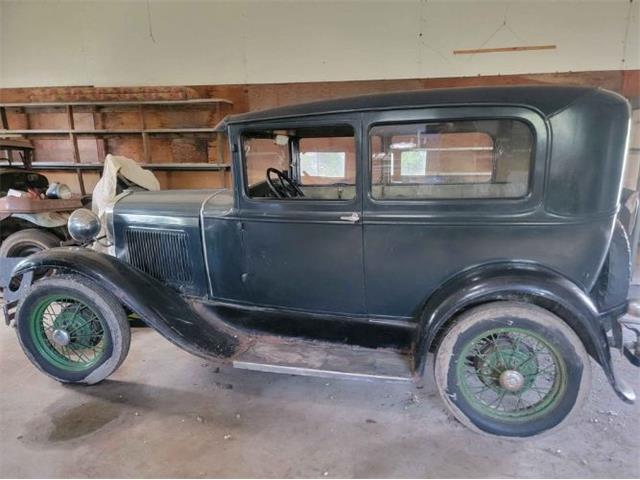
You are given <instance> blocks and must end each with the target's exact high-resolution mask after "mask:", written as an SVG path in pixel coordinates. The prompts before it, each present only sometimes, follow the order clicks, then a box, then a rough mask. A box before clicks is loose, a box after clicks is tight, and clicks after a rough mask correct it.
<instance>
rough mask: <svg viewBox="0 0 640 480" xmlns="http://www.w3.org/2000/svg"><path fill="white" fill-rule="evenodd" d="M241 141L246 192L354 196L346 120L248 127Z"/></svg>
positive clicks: (289, 196) (351, 140)
mask: <svg viewBox="0 0 640 480" xmlns="http://www.w3.org/2000/svg"><path fill="white" fill-rule="evenodd" d="M242 144H243V152H244V162H245V171H246V179H247V185H246V189H247V193H248V195H249V197H251V198H278V199H281V200H305V199H307V200H309V199H311V200H350V199H353V198H355V195H356V189H355V183H356V141H355V133H354V130H353V128H352V127H350V126H332V127H305V128H292V129H278V130H260V131H251V132H245V134H244V135H243V136H242ZM273 169H276V170H277V172H276V171H274V170H273Z"/></svg>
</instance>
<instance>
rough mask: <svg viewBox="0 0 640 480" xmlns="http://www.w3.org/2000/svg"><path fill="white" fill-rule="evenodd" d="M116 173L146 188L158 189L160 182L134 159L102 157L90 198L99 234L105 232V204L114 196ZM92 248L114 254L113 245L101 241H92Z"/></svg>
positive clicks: (116, 181)
mask: <svg viewBox="0 0 640 480" xmlns="http://www.w3.org/2000/svg"><path fill="white" fill-rule="evenodd" d="M118 174H119V175H121V176H122V177H124V178H126V179H127V180H129V181H131V182H133V183H135V184H136V185H139V186H141V187H142V188H146V189H147V190H154V191H155V190H160V182H158V179H157V178H156V176H155V175H154V174H153V172H150V171H149V170H144V169H143V168H142V167H140V165H138V164H137V163H136V162H135V160H132V159H130V158H127V157H121V156H118V155H111V154H108V155H107V156H106V157H105V159H104V168H103V170H102V177H100V180H98V183H96V186H95V188H94V189H93V196H92V200H91V201H92V205H91V209H92V210H93V213H95V214H96V215H98V217H99V218H100V223H101V224H102V230H101V232H100V236H101V235H103V234H104V233H105V222H104V211H105V209H106V208H107V205H109V204H110V203H112V202H113V201H114V199H115V198H116V185H117V183H118ZM92 248H93V249H94V250H97V251H99V252H104V253H108V254H109V255H115V251H114V247H113V245H111V246H106V245H104V244H102V243H101V242H94V243H93V247H92Z"/></svg>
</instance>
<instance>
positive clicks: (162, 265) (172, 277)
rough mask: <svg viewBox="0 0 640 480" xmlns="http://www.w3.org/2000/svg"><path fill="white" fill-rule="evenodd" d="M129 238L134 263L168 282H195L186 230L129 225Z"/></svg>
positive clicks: (129, 247) (130, 258) (126, 237)
mask: <svg viewBox="0 0 640 480" xmlns="http://www.w3.org/2000/svg"><path fill="white" fill-rule="evenodd" d="M125 239H126V242H127V252H128V260H129V263H131V265H133V266H134V267H136V268H139V269H140V270H142V271H143V272H145V273H148V274H149V275H151V276H152V277H155V278H157V279H158V280H162V281H164V282H168V283H173V284H184V283H191V281H192V274H191V268H190V265H189V255H188V248H187V234H186V233H185V232H182V231H175V230H149V229H146V228H135V227H129V228H127V229H126V230H125Z"/></svg>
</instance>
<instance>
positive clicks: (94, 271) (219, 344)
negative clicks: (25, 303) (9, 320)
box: [12, 247, 240, 358]
mask: <svg viewBox="0 0 640 480" xmlns="http://www.w3.org/2000/svg"><path fill="white" fill-rule="evenodd" d="M51 269H55V270H56V271H62V272H65V273H75V274H78V275H81V276H83V277H85V278H87V279H89V280H91V281H94V282H96V283H97V284H99V285H101V286H102V287H103V288H106V289H107V290H109V291H110V292H112V293H113V294H114V295H115V296H116V297H117V298H118V299H119V300H120V301H121V302H122V304H123V305H125V306H126V307H128V308H129V309H130V310H131V311H133V312H135V313H136V314H138V315H139V316H140V318H141V319H142V320H143V321H144V322H145V323H147V324H148V325H149V326H150V327H152V328H154V329H155V330H156V331H158V333H160V334H161V335H162V336H163V337H165V338H166V339H168V340H169V341H171V342H172V343H174V344H176V345H177V346H179V347H181V348H183V349H184V350H186V351H188V352H190V353H192V354H194V355H198V356H200V357H204V358H211V357H215V358H228V357H231V356H233V355H234V353H236V351H237V350H238V347H239V343H240V342H239V340H238V335H236V334H235V332H234V330H233V329H232V328H231V327H230V326H228V325H226V324H225V323H224V322H222V321H221V320H219V319H216V318H203V317H202V316H200V315H198V314H197V313H196V312H195V311H194V309H193V308H192V306H191V304H190V303H189V302H188V301H187V300H185V299H184V298H183V297H181V296H180V294H179V293H178V292H176V291H175V290H172V289H171V288H169V287H167V286H165V285H163V284H162V283H160V282H159V281H157V280H156V279H154V278H152V277H150V276H149V275H147V274H145V273H144V272H142V271H140V270H138V269H136V268H134V267H132V266H131V265H129V264H128V263H125V262H123V261H121V260H119V259H117V258H115V257H112V256H110V255H105V254H103V253H99V252H96V251H93V250H89V249H86V248H78V247H71V248H53V249H50V250H45V251H42V252H38V253H36V254H34V255H31V256H29V257H27V258H25V259H24V260H22V261H21V262H20V263H18V265H16V267H15V268H14V270H13V272H12V278H13V277H21V276H22V277H23V280H26V275H27V274H29V273H37V272H38V271H43V270H51ZM21 287H23V286H22V285H21Z"/></svg>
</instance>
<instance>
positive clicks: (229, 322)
mask: <svg viewBox="0 0 640 480" xmlns="http://www.w3.org/2000/svg"><path fill="white" fill-rule="evenodd" d="M629 119H630V109H629V105H628V103H627V102H626V100H625V99H623V98H622V97H620V96H618V95H616V94H614V93H611V92H608V91H605V90H598V89H591V88H580V87H559V86H556V87H538V86H535V87H533V86H532V87H502V88H473V89H449V90H431V91H418V92H399V93H390V94H383V95H372V96H361V97H354V98H347V99H339V100H331V101H323V102H317V103H312V104H306V105H298V106H292V107H284V108H279V109H274V110H268V111H262V112H256V113H248V114H242V115H234V116H230V117H228V118H226V119H225V121H223V123H222V124H221V125H220V126H219V129H220V130H221V131H224V132H226V133H227V134H228V138H229V146H230V151H231V156H232V163H233V166H232V167H233V181H234V187H233V189H231V190H208V191H164V192H141V193H138V192H136V193H127V192H125V193H124V194H122V195H120V196H119V197H118V198H117V200H116V201H115V202H114V204H113V207H112V208H111V210H110V211H109V212H108V215H107V220H108V229H107V230H108V240H109V241H110V242H111V243H112V244H113V246H114V247H115V256H108V255H105V254H100V253H97V252H94V251H91V250H88V249H81V248H59V249H53V250H48V251H45V252H41V253H37V254H35V255H33V256H31V257H29V258H27V259H25V260H22V261H21V262H20V263H19V264H18V265H17V266H16V267H15V269H14V270H13V273H12V276H13V277H14V278H21V279H22V280H21V285H20V288H19V289H15V290H12V291H7V292H6V295H8V297H7V298H8V301H7V305H6V306H5V308H6V315H7V318H9V319H12V318H14V317H15V318H14V320H15V325H16V328H17V332H18V338H19V340H20V342H21V344H22V347H23V349H24V351H25V353H26V354H27V356H28V357H29V359H30V360H31V361H32V362H33V363H34V365H35V366H36V367H38V368H39V369H40V370H42V371H43V372H44V373H45V374H47V375H49V376H51V377H53V378H55V379H56V380H59V381H61V382H72V383H88V384H91V383H96V382H99V381H100V380H102V379H104V378H106V377H107V376H109V375H110V374H111V373H113V372H114V371H115V370H116V369H117V368H118V366H119V365H120V364H121V363H122V361H123V360H124V359H125V356H126V355H127V351H128V348H129V336H130V334H129V327H128V324H127V321H126V319H127V313H130V312H134V313H136V314H137V315H139V316H140V318H142V319H143V320H144V321H145V322H146V323H147V324H148V325H149V326H151V327H153V328H154V329H155V330H157V331H158V332H159V333H160V334H161V335H162V336H164V337H166V338H167V339H168V340H170V341H171V342H173V343H175V344H176V345H178V346H180V347H182V348H184V349H185V350H187V351H189V352H191V353H193V354H195V355H199V356H201V357H205V358H214V359H220V360H224V361H228V362H230V363H232V364H233V365H234V366H235V367H238V368H245V369H252V370H262V371H272V372H282V373H295V374H303V375H317V376H335V377H342V378H361V379H365V380H381V381H411V380H415V379H418V378H420V377H421V376H423V375H434V376H435V381H436V383H437V386H438V389H439V391H440V393H441V395H442V398H443V401H444V402H445V403H446V404H447V406H448V407H449V408H450V410H451V411H452V413H453V414H454V415H455V416H456V417H457V418H458V419H459V420H460V421H461V422H463V423H464V424H465V425H467V426H469V427H471V428H472V429H474V430H476V431H480V432H484V433H488V434H491V435H500V436H507V437H526V436H532V435H537V434H540V433H542V432H547V431H550V430H553V429H555V428H557V427H559V426H560V425H561V424H563V423H564V421H565V420H566V419H567V418H569V417H570V415H571V414H572V413H574V412H575V411H576V410H578V409H579V407H580V405H581V404H582V403H583V401H584V399H585V398H586V395H587V392H588V389H589V383H590V368H591V367H590V358H593V359H594V360H595V361H596V362H597V363H598V364H599V365H600V367H601V368H602V369H603V370H604V373H605V374H606V376H607V378H608V379H609V381H610V383H611V385H612V387H613V388H614V390H615V391H616V392H617V393H618V395H619V396H620V398H622V399H623V400H625V401H628V402H632V401H633V400H634V399H635V394H634V392H633V391H631V390H630V389H629V388H628V387H627V386H626V384H625V383H624V381H623V380H622V379H620V378H618V377H617V376H616V374H615V371H614V365H613V364H612V360H611V352H610V349H611V347H612V346H613V347H617V348H621V349H623V350H624V351H625V353H626V355H627V357H628V358H629V359H630V360H632V361H634V362H636V363H637V360H638V356H637V351H638V349H637V343H635V344H630V345H626V346H625V345H623V340H622V334H621V332H622V326H623V325H622V323H623V322H633V319H631V320H626V319H628V318H630V317H628V316H626V317H624V319H623V315H625V313H626V312H627V310H628V301H627V294H628V286H629V276H630V263H631V262H630V249H629V242H628V235H629V232H626V231H625V229H624V227H622V225H621V223H620V222H619V221H618V218H617V217H618V212H619V201H620V190H621V181H622V180H621V179H622V174H623V167H624V162H625V156H626V145H627V139H628V135H629V124H630V122H629ZM71 220H72V221H75V224H74V223H73V222H71V221H70V226H69V228H70V231H71V233H72V234H75V236H76V238H77V239H82V240H85V241H90V240H91V239H92V237H93V235H95V233H97V230H96V227H95V219H92V218H91V215H90V214H88V213H87V212H86V211H85V212H82V211H80V212H77V215H76V214H74V215H73V216H72V219H71ZM97 228H98V229H99V226H98V227H97ZM74 232H75V233H74ZM43 272H47V273H48V274H47V276H45V277H43V278H40V280H38V281H35V282H33V283H32V278H33V277H34V275H36V276H37V275H41V274H42V273H43ZM629 325H630V326H632V325H631V324H629ZM429 354H433V356H434V366H433V370H431V368H429V369H428V370H429V371H425V370H426V369H425V363H426V359H427V356H428V355H429ZM372 388H375V387H372ZM380 388H384V387H380Z"/></svg>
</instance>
